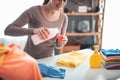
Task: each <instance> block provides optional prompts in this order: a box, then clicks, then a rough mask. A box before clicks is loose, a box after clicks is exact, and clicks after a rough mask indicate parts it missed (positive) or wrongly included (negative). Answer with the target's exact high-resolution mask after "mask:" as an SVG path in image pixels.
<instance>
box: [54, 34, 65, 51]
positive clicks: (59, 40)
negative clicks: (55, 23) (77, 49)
mask: <svg viewBox="0 0 120 80" xmlns="http://www.w3.org/2000/svg"><path fill="white" fill-rule="evenodd" d="M62 39H63V36H62V35H58V36H57V39H56V43H55V47H56V48H57V49H61V48H63V44H62Z"/></svg>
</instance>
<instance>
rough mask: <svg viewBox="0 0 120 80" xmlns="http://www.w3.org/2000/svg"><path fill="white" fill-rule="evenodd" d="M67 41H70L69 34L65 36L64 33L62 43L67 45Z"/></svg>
mask: <svg viewBox="0 0 120 80" xmlns="http://www.w3.org/2000/svg"><path fill="white" fill-rule="evenodd" d="M67 42H68V38H67V36H64V35H63V38H62V44H63V45H66V44H67Z"/></svg>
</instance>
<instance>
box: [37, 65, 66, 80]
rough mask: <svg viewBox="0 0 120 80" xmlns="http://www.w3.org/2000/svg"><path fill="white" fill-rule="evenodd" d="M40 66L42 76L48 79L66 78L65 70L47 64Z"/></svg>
mask: <svg viewBox="0 0 120 80" xmlns="http://www.w3.org/2000/svg"><path fill="white" fill-rule="evenodd" d="M38 65H39V68H40V72H41V74H43V75H44V76H46V77H51V78H60V79H63V78H64V77H65V69H62V68H57V67H54V66H50V65H46V64H38Z"/></svg>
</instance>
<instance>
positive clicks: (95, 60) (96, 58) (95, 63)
mask: <svg viewBox="0 0 120 80" xmlns="http://www.w3.org/2000/svg"><path fill="white" fill-rule="evenodd" d="M101 65H102V57H101V55H100V54H99V51H98V49H97V47H95V49H94V52H93V54H92V55H91V56H90V67H91V68H100V67H101Z"/></svg>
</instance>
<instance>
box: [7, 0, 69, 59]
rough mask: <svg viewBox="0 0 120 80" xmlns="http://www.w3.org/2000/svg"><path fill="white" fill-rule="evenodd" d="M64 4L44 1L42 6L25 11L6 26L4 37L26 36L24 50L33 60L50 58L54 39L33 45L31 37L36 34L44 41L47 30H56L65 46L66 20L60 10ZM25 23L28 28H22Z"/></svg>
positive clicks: (52, 0)
mask: <svg viewBox="0 0 120 80" xmlns="http://www.w3.org/2000/svg"><path fill="white" fill-rule="evenodd" d="M66 2H67V0H45V1H44V3H43V5H42V6H40V5H37V6H33V7H31V8H29V9H27V10H26V11H24V12H23V13H22V14H21V15H20V16H19V17H18V18H17V19H16V20H15V21H14V22H12V23H11V24H9V25H8V26H7V28H6V29H5V35H10V36H25V35H28V39H27V42H26V45H25V49H24V50H25V51H26V52H27V53H28V54H30V55H31V56H32V57H34V58H35V59H40V58H44V57H50V56H52V55H53V52H54V44H55V39H56V37H54V38H52V39H50V40H47V41H45V42H43V43H40V44H38V45H34V44H33V42H32V39H31V35H34V34H37V35H38V36H39V37H40V38H41V39H42V40H45V39H47V38H48V36H49V35H50V32H49V30H48V28H58V29H59V34H60V35H63V39H62V45H65V44H66V43H67V41H68V40H67V37H66V36H65V33H66V29H67V24H68V18H67V16H66V15H65V14H64V13H62V12H61V10H62V9H63V8H64V6H65V4H66ZM27 23H28V28H22V27H23V26H24V25H25V24H27Z"/></svg>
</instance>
